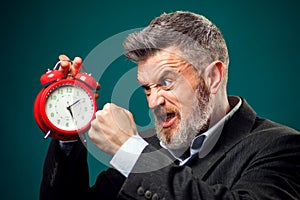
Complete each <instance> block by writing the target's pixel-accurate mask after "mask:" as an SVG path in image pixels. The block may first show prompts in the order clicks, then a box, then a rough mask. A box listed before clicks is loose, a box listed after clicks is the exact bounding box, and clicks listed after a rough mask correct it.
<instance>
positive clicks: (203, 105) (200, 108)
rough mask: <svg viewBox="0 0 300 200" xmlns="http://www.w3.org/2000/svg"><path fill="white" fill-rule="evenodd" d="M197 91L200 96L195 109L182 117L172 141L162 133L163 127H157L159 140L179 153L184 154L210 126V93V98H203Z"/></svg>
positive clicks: (196, 100)
mask: <svg viewBox="0 0 300 200" xmlns="http://www.w3.org/2000/svg"><path fill="white" fill-rule="evenodd" d="M197 93H198V94H197V95H196V96H197V97H198V98H196V97H195V100H194V101H195V103H194V104H193V105H194V106H193V111H192V112H191V113H189V114H188V115H187V116H186V117H185V118H184V119H181V121H180V122H179V125H178V131H177V132H176V133H175V134H173V136H172V138H171V141H170V142H167V138H166V137H165V135H164V134H163V133H162V131H161V127H160V126H156V127H155V128H156V133H157V136H158V138H159V140H160V141H161V142H162V143H163V144H164V145H165V146H166V147H167V148H168V149H171V150H175V151H178V154H183V153H184V152H185V151H186V149H187V148H188V147H189V146H190V144H191V142H192V140H193V139H194V138H195V137H196V136H197V135H198V134H200V133H201V131H203V130H206V129H207V127H208V126H209V119H210V115H211V112H212V104H211V101H210V99H211V98H210V95H209V97H208V98H203V97H201V95H200V93H199V92H197Z"/></svg>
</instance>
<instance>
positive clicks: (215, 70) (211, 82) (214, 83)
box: [205, 60, 225, 94]
mask: <svg viewBox="0 0 300 200" xmlns="http://www.w3.org/2000/svg"><path fill="white" fill-rule="evenodd" d="M224 70H225V65H224V64H223V63H222V62H221V61H219V60H217V61H214V62H212V63H211V64H210V65H209V66H207V68H206V69H205V72H206V73H205V74H206V80H207V81H206V84H207V86H208V87H209V88H210V92H211V93H212V94H216V93H217V92H218V90H219V88H220V86H221V85H222V82H223V79H224Z"/></svg>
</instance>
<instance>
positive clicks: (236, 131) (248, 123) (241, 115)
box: [191, 99, 256, 179]
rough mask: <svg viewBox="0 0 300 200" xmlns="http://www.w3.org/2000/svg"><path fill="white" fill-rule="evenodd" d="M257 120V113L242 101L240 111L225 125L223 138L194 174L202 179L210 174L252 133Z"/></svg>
mask: <svg viewBox="0 0 300 200" xmlns="http://www.w3.org/2000/svg"><path fill="white" fill-rule="evenodd" d="M255 118H256V113H255V112H254V110H253V109H252V108H251V107H250V106H249V104H248V103H247V102H246V101H245V100H244V99H242V105H241V107H240V109H238V110H237V111H236V113H235V114H234V115H233V116H232V117H231V118H230V119H229V120H228V122H227V123H226V124H225V125H224V128H223V131H222V133H221V136H220V138H219V140H218V142H217V144H216V145H215V147H214V148H213V149H212V150H211V152H210V153H209V154H208V155H207V156H205V157H204V158H200V159H198V160H197V162H195V163H194V165H193V166H191V167H192V168H193V171H194V174H197V176H198V177H199V178H201V179H205V176H206V175H208V174H209V172H210V170H212V169H213V167H214V166H215V165H216V164H217V163H218V162H219V161H220V160H222V159H223V158H224V157H226V153H227V152H228V151H229V150H230V149H231V148H233V147H234V146H235V145H236V144H237V143H239V142H240V141H241V140H242V139H243V138H244V137H246V136H247V135H248V133H249V132H250V131H251V129H252V127H253V125H254V122H255Z"/></svg>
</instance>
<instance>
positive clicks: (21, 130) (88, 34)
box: [0, 0, 300, 200]
mask: <svg viewBox="0 0 300 200" xmlns="http://www.w3.org/2000/svg"><path fill="white" fill-rule="evenodd" d="M0 9H1V13H0V15H1V45H0V46H1V69H2V70H1V71H2V73H3V74H2V76H1V92H2V94H1V106H2V108H1V109H2V121H1V127H3V128H4V129H3V130H2V131H1V134H2V136H1V139H2V140H1V141H2V142H1V145H0V148H1V149H0V152H1V153H0V155H1V160H0V162H1V163H0V169H1V171H0V177H1V183H0V184H1V186H0V191H1V192H0V199H3V200H4V199H38V194H39V184H40V181H41V175H42V167H43V161H44V159H45V155H46V151H47V147H48V144H49V141H50V140H49V139H48V140H44V139H43V134H42V133H41V131H40V130H39V128H38V127H37V125H36V123H35V121H34V117H33V102H34V99H35V96H36V95H37V93H38V92H39V91H40V90H41V89H42V86H41V85H40V83H39V77H40V75H42V74H43V73H44V72H45V71H46V69H47V68H52V67H53V65H54V64H55V63H56V61H57V56H58V55H59V54H61V53H65V54H67V55H69V56H70V57H71V58H73V57H74V56H81V57H83V58H84V57H86V56H87V55H88V54H89V52H90V51H91V50H92V49H93V48H94V47H96V46H97V45H98V44H99V43H101V42H102V41H103V40H105V39H107V38H109V37H111V36H113V35H115V34H117V33H119V32H123V31H126V30H128V29H133V28H139V27H144V26H146V25H147V24H148V23H149V22H150V20H151V19H153V18H154V17H156V16H159V15H160V14H161V13H163V12H171V11H176V10H189V11H194V12H197V13H201V14H204V15H205V16H207V17H208V18H209V19H210V20H212V21H213V22H214V23H215V24H216V25H217V26H219V28H220V29H221V30H222V32H223V34H224V36H225V38H226V40H227V44H228V48H229V52H230V70H229V76H230V80H229V86H228V91H229V94H231V95H240V96H243V97H245V98H246V99H247V101H248V102H249V103H250V104H251V105H252V107H253V108H254V109H255V110H256V111H257V113H258V115H260V116H262V117H266V118H270V119H272V120H274V121H276V122H279V123H282V124H285V125H288V126H291V127H293V128H295V129H298V130H300V125H299V123H298V121H299V118H300V106H299V74H300V67H299V58H300V57H299V46H300V39H299V35H300V28H299V19H300V13H299V3H298V1H296V0H294V1H292V0H284V1H283V0H282V1H280V0H278V1H271V0H270V1H262V0H252V1H242V2H241V1H234V0H227V1H224V0H220V1H216V0H209V1H208V0H205V1H204V0H198V1H196V0H189V1H188V0H187V1H183V0H163V1H158V0H151V1H150V0H149V1H145V0H139V1H132V0H127V1H107V2H104V1H103V2H101V1H96V0H92V1H57V0H52V1H32V0H31V1H9V2H2V3H1V8H0ZM100 58H101V55H99V59H100ZM132 67H134V64H129V62H128V61H126V59H125V58H124V57H122V56H121V57H120V58H118V59H117V60H116V61H115V62H114V63H112V65H111V67H110V68H109V69H108V70H107V71H106V73H105V76H104V77H102V79H101V84H102V87H103V90H102V91H101V98H100V99H99V100H98V103H99V106H100V107H101V105H103V104H104V103H105V102H107V101H109V100H110V95H111V89H112V88H113V86H114V84H115V82H116V80H117V78H116V77H120V76H122V73H125V72H126V71H128V70H129V69H130V68H132ZM112 69H113V70H112ZM133 97H135V98H131V100H130V104H132V105H134V106H130V108H131V110H132V112H134V115H136V116H137V118H138V119H139V120H138V123H139V124H141V125H143V123H145V124H147V120H149V119H148V118H147V116H144V115H143V113H141V112H140V111H141V110H142V111H143V109H145V108H144V107H145V105H146V104H145V99H144V97H143V94H142V92H141V91H140V90H137V91H136V92H135V93H134V94H133ZM138 102H140V103H138ZM145 110H146V109H145ZM144 117H145V118H144ZM89 162H90V171H91V183H93V182H94V181H95V178H96V175H97V174H98V173H99V172H100V171H101V170H103V169H104V168H106V166H105V165H103V164H101V163H100V162H98V161H97V160H96V159H94V158H93V156H89Z"/></svg>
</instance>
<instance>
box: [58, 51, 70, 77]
mask: <svg viewBox="0 0 300 200" xmlns="http://www.w3.org/2000/svg"><path fill="white" fill-rule="evenodd" d="M58 59H59V60H60V68H59V70H61V71H63V73H64V74H66V75H67V74H68V73H69V71H70V67H71V62H70V58H69V57H68V56H66V55H63V54H62V55H59V56H58Z"/></svg>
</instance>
